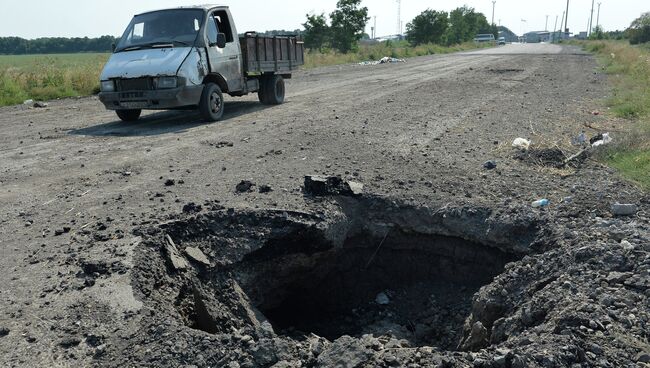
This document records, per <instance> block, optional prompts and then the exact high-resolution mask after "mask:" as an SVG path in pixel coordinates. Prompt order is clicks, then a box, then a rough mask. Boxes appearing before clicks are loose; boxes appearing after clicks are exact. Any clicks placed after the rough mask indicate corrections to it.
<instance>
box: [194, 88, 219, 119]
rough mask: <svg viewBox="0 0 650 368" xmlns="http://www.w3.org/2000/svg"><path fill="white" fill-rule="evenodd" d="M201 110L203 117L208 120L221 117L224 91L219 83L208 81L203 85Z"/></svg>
mask: <svg viewBox="0 0 650 368" xmlns="http://www.w3.org/2000/svg"><path fill="white" fill-rule="evenodd" d="M199 110H200V111H201V115H202V116H203V118H204V119H205V120H207V121H217V120H219V119H221V117H222V116H223V93H222V92H221V88H219V86H218V85H216V84H214V83H208V84H206V85H205V87H203V93H202V94H201V101H200V102H199Z"/></svg>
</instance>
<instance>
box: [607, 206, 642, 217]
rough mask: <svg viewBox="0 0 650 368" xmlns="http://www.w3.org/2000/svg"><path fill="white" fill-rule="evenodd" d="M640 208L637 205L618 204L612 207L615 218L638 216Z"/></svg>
mask: <svg viewBox="0 0 650 368" xmlns="http://www.w3.org/2000/svg"><path fill="white" fill-rule="evenodd" d="M637 211H638V208H637V206H636V205H635V204H620V203H616V204H613V205H612V209H611V212H612V215H614V216H634V215H636V213H637Z"/></svg>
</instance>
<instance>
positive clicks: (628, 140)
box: [584, 41, 650, 190]
mask: <svg viewBox="0 0 650 368" xmlns="http://www.w3.org/2000/svg"><path fill="white" fill-rule="evenodd" d="M584 47H585V49H586V50H587V51H590V52H592V53H594V54H596V55H597V57H598V61H599V63H600V65H601V68H602V70H603V71H604V72H606V73H607V74H608V75H609V79H610V81H611V83H612V86H613V91H612V96H611V97H610V98H609V99H608V101H607V105H608V106H609V107H610V109H611V111H612V112H613V114H614V115H615V116H617V117H619V118H623V119H626V120H628V121H630V122H631V123H632V124H629V125H628V126H629V128H627V131H626V132H625V135H624V136H622V137H619V138H618V139H617V141H616V143H615V144H614V145H612V146H611V147H608V148H607V149H606V150H604V151H603V152H602V153H601V155H600V158H601V160H602V161H604V162H605V163H606V164H608V165H610V166H612V167H615V168H617V169H618V170H619V171H620V172H621V174H622V175H623V176H624V177H626V178H628V179H630V180H632V181H634V182H636V183H638V184H639V185H640V186H642V187H643V188H644V189H646V190H650V45H647V44H646V45H641V46H631V45H630V44H629V43H628V42H627V41H588V42H585V43H584Z"/></svg>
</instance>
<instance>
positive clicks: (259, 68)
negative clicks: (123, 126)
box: [99, 5, 304, 121]
mask: <svg viewBox="0 0 650 368" xmlns="http://www.w3.org/2000/svg"><path fill="white" fill-rule="evenodd" d="M237 35H238V33H237V28H236V27H235V22H234V21H233V18H232V15H231V14H230V10H229V9H228V7H227V6H207V5H206V6H195V7H182V8H176V9H167V10H159V11H153V12H148V13H144V14H140V15H136V16H135V17H134V18H133V20H132V21H131V23H130V24H129V26H128V27H127V28H126V31H125V32H124V34H123V36H122V38H121V40H120V41H119V43H118V44H117V45H116V46H115V47H114V50H113V55H112V56H111V58H110V59H109V60H108V63H107V64H106V66H105V67H104V70H103V72H102V74H101V77H100V79H101V93H100V94H99V100H100V101H101V102H102V103H103V104H104V106H106V108H107V109H109V110H115V111H116V113H117V116H118V117H119V118H120V119H122V120H123V121H135V120H138V119H139V118H140V114H141V113H142V110H143V109H149V110H166V109H187V108H198V109H199V110H200V112H201V115H202V116H203V117H204V118H205V119H206V120H208V121H216V120H219V119H220V118H221V117H222V115H223V111H224V99H223V94H224V93H227V94H229V95H231V96H244V95H246V94H248V93H254V92H257V94H258V96H259V100H260V102H262V103H264V104H268V105H277V104H281V103H283V102H284V94H285V85H284V79H285V78H291V72H292V71H294V70H296V69H297V68H298V66H300V65H303V64H304V45H303V43H302V42H301V41H300V40H299V39H298V38H297V37H296V36H282V37H280V36H278V37H262V36H258V35H257V34H255V33H254V32H248V33H246V34H245V35H243V36H242V37H238V36H237Z"/></svg>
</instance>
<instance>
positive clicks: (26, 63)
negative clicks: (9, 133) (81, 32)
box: [0, 54, 109, 106]
mask: <svg viewBox="0 0 650 368" xmlns="http://www.w3.org/2000/svg"><path fill="white" fill-rule="evenodd" d="M108 56H109V55H108V54H62V55H0V106H7V105H15V104H20V103H22V102H23V101H25V100H27V99H33V100H52V99H56V98H61V97H73V96H87V95H91V94H93V93H96V92H97V91H98V90H99V74H100V73H101V69H102V67H103V66H104V64H105V63H106V60H108Z"/></svg>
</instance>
